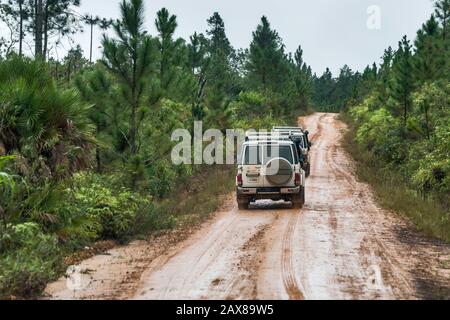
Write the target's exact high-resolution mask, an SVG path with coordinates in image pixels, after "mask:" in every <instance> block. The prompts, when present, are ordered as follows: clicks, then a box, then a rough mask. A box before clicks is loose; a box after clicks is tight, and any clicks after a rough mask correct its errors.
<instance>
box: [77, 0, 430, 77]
mask: <svg viewBox="0 0 450 320" xmlns="http://www.w3.org/2000/svg"><path fill="white" fill-rule="evenodd" d="M145 2H146V17H147V26H148V30H149V31H150V33H152V34H154V33H155V27H154V20H155V16H156V12H157V11H158V10H159V9H161V8H162V7H166V8H167V9H169V11H170V12H171V13H173V14H175V15H177V17H178V25H179V27H178V30H177V36H180V37H183V38H185V39H188V37H189V36H190V35H191V34H192V33H194V31H197V32H204V31H205V30H206V28H207V23H206V20H207V19H208V17H210V16H211V15H212V13H213V12H214V11H218V12H219V13H220V14H221V16H222V18H223V19H224V20H225V25H226V31H227V35H228V37H229V39H230V41H231V42H232V44H233V46H234V47H236V48H242V47H248V46H249V44H250V41H251V37H252V31H254V30H255V28H256V26H257V24H258V23H259V20H260V18H261V16H262V15H266V16H267V17H268V18H269V20H270V22H271V24H272V27H274V28H275V29H276V30H277V31H278V32H279V34H280V36H281V37H282V38H283V40H284V43H285V44H286V47H287V49H288V50H289V51H295V49H296V48H297V46H298V45H302V47H303V50H304V58H305V61H306V62H307V63H308V64H310V65H311V66H312V68H313V71H314V72H317V73H318V74H321V73H322V72H323V71H324V70H325V68H326V67H327V66H328V67H330V68H331V70H332V71H333V73H336V72H338V70H339V69H340V68H341V67H342V66H343V65H344V64H348V65H349V66H350V67H351V68H352V69H354V70H362V69H363V68H364V67H365V66H366V65H367V64H371V63H373V62H374V61H376V62H379V61H380V59H379V58H380V57H381V55H382V54H383V50H384V49H386V48H387V47H388V46H390V45H391V46H394V47H396V46H397V43H398V41H399V40H400V39H401V37H402V36H403V35H405V34H406V35H408V37H409V38H410V39H413V38H414V37H415V34H416V31H417V30H418V29H419V28H420V26H421V25H422V23H424V22H425V21H426V20H427V19H428V18H429V16H430V15H431V13H432V12H433V1H432V0H145ZM371 5H377V6H379V8H380V9H381V28H380V29H379V30H370V29H369V28H368V27H367V20H368V19H369V14H368V13H367V9H368V7H369V6H371ZM77 10H78V11H79V12H80V13H83V14H84V13H91V14H94V15H100V16H103V17H114V18H116V17H117V16H118V14H119V0H82V6H81V8H79V9H77ZM94 39H95V45H94V48H95V52H94V57H95V58H100V57H101V49H100V48H99V46H100V31H99V30H96V34H95V37H94ZM75 41H76V42H78V43H81V45H82V48H83V50H84V51H85V54H86V56H88V54H89V35H88V33H84V34H82V35H79V36H77V37H76V38H75Z"/></svg>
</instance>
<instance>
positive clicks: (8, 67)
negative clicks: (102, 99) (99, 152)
mask: <svg viewBox="0 0 450 320" xmlns="http://www.w3.org/2000/svg"><path fill="white" fill-rule="evenodd" d="M89 109H90V106H88V105H85V104H83V103H82V102H81V100H80V98H79V96H78V94H77V93H76V92H75V91H73V90H62V89H59V88H57V86H56V84H55V82H54V81H53V79H52V78H51V76H50V74H49V72H48V70H47V67H46V66H45V65H44V64H42V63H40V62H35V61H29V60H22V59H20V58H11V59H9V60H7V61H4V62H2V63H1V64H0V146H1V147H2V149H4V150H0V151H3V153H6V154H16V155H18V158H20V159H27V160H26V161H25V160H24V161H22V163H21V164H22V168H21V169H22V170H21V173H22V174H24V175H33V172H32V171H36V170H39V169H41V170H42V167H45V171H46V172H48V173H49V175H50V177H49V178H58V177H62V176H64V175H67V174H70V173H72V172H74V171H76V170H78V169H82V168H86V167H87V166H89V165H90V159H91V152H90V151H91V149H92V147H93V146H94V145H95V138H94V134H93V133H94V128H93V126H92V124H91V123H90V121H89V120H88V117H87V113H88V111H89Z"/></svg>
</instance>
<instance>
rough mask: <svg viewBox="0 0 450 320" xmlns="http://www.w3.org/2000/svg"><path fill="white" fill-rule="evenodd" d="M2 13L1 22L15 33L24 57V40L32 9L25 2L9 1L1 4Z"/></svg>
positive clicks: (20, 54) (20, 0) (23, 0)
mask: <svg viewBox="0 0 450 320" xmlns="http://www.w3.org/2000/svg"><path fill="white" fill-rule="evenodd" d="M0 11H1V12H2V16H1V20H3V21H4V22H5V23H6V24H8V25H9V24H10V23H13V24H14V25H9V28H10V30H12V31H14V32H15V33H17V34H15V35H14V36H15V37H17V39H18V40H17V41H18V43H19V56H22V55H23V40H24V38H25V31H26V23H27V21H28V19H29V16H30V8H29V6H28V5H27V3H26V2H25V0H8V1H7V2H6V3H0Z"/></svg>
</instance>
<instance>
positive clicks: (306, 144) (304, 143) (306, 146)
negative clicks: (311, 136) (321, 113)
mask: <svg viewBox="0 0 450 320" xmlns="http://www.w3.org/2000/svg"><path fill="white" fill-rule="evenodd" d="M303 145H304V147H303V148H305V149H306V148H308V138H306V136H303Z"/></svg>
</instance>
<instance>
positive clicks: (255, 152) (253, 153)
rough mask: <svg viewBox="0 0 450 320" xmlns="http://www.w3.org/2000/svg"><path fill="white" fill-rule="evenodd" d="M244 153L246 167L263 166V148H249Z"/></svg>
mask: <svg viewBox="0 0 450 320" xmlns="http://www.w3.org/2000/svg"><path fill="white" fill-rule="evenodd" d="M244 152H245V156H244V165H247V166H248V165H261V147H257V146H248V147H246V148H245V151H244Z"/></svg>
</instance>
